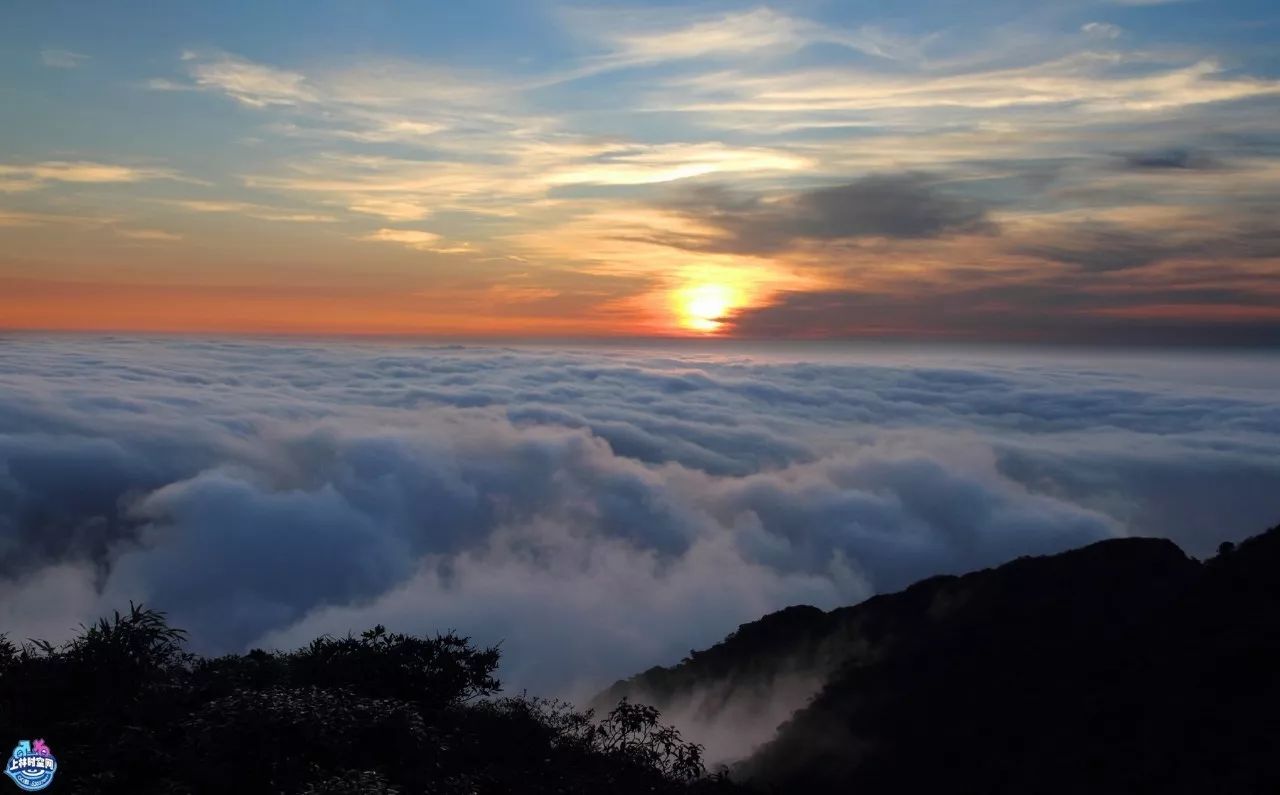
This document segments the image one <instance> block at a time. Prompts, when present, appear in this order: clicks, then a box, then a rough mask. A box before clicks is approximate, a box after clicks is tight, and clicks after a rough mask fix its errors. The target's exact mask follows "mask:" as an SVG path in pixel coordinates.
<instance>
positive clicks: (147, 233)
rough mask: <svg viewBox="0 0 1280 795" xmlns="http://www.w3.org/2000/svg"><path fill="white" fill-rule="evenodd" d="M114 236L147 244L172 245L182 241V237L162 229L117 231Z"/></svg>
mask: <svg viewBox="0 0 1280 795" xmlns="http://www.w3.org/2000/svg"><path fill="white" fill-rule="evenodd" d="M116 234H117V235H119V236H120V237H123V238H127V239H129V240H139V241H143V242H149V243H174V242H177V241H179V240H181V239H182V235H179V234H177V233H176V232H166V231H165V230H163V229H117V230H116Z"/></svg>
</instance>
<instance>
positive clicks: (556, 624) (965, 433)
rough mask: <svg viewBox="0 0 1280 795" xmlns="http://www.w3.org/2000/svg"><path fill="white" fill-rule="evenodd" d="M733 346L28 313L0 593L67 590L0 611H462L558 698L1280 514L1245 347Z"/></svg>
mask: <svg viewBox="0 0 1280 795" xmlns="http://www.w3.org/2000/svg"><path fill="white" fill-rule="evenodd" d="M400 231H404V230H400ZM710 350H711V352H709V353H708V352H705V351H703V350H701V349H696V348H693V349H687V350H681V349H673V350H660V349H654V350H648V351H645V350H631V351H627V352H624V351H622V350H620V349H612V348H602V349H596V350H583V351H579V352H563V351H553V350H550V349H538V348H518V349H472V348H457V347H432V346H424V345H422V344H419V343H414V344H409V345H396V344H388V345H357V344H350V343H334V342H324V343H308V342H299V341H290V342H287V343H284V342H282V343H254V342H244V341H232V340H222V341H218V340H181V339H171V340H154V339H153V340H135V339H112V340H89V339H83V338H63V339H41V338H23V337H19V338H14V339H12V340H9V341H8V342H7V344H6V345H5V346H3V347H0V387H2V388H0V426H2V427H4V428H5V429H6V431H5V433H3V434H0V552H11V551H12V550H16V549H22V550H24V554H23V555H21V556H16V555H13V554H3V555H0V604H4V605H10V604H12V605H29V604H33V603H36V600H38V599H43V598H46V597H47V596H48V594H50V593H53V592H57V593H61V594H63V595H64V596H65V599H63V600H61V601H60V602H59V603H58V605H57V608H56V609H54V610H51V611H50V612H48V613H47V614H43V613H42V614H41V617H42V618H44V619H47V620H41V621H38V620H36V619H34V618H32V617H31V615H30V614H27V615H25V617H21V621H19V622H17V623H16V624H15V623H14V622H15V621H16V620H17V619H15V617H14V614H13V613H12V611H9V612H6V611H2V610H0V619H4V620H7V621H9V622H10V623H9V624H8V625H5V626H0V630H4V629H10V628H15V627H20V628H21V629H22V631H23V632H24V633H27V634H31V635H40V634H46V633H64V632H66V631H67V630H68V628H69V627H72V626H74V625H75V622H76V621H79V620H88V619H92V618H93V617H94V616H95V615H97V614H99V613H100V612H101V611H103V610H106V609H109V608H112V607H118V606H119V605H121V604H124V603H125V602H126V601H127V600H128V599H131V598H132V599H135V600H142V601H145V602H147V603H148V604H153V605H154V606H156V607H158V608H160V609H164V610H168V611H169V612H170V614H171V616H172V617H173V620H174V622H175V623H176V624H177V625H179V626H183V627H185V628H187V629H188V630H190V631H191V632H192V640H193V643H194V644H195V646H196V647H197V648H198V649H201V650H203V651H221V650H232V649H243V648H245V647H247V646H249V645H253V644H263V643H266V644H275V643H279V644H293V643H298V642H301V641H303V640H306V639H309V638H310V637H311V636H312V635H314V634H315V633H317V632H322V631H332V632H338V633H344V632H346V631H347V630H348V629H354V630H359V629H361V628H362V627H364V626H365V625H368V624H372V623H374V622H378V621H381V622H383V623H389V624H390V625H391V626H392V627H393V628H394V629H398V630H406V631H415V632H431V631H433V630H435V629H444V628H449V627H453V628H456V629H459V630H461V631H463V632H465V633H467V634H470V635H472V636H473V637H476V638H477V640H479V641H480V642H484V643H491V642H497V641H499V640H503V639H505V641H506V642H505V643H504V651H505V658H504V660H505V663H504V664H505V665H506V666H507V668H506V669H504V672H503V675H504V677H505V679H506V680H507V681H508V682H509V683H510V684H511V685H513V686H515V687H520V686H525V685H528V686H532V687H535V688H537V689H538V690H539V691H540V692H547V693H550V692H562V693H563V692H566V691H567V690H568V689H571V688H572V687H573V686H574V685H575V684H579V682H578V680H579V677H583V678H584V679H585V681H582V682H581V684H583V685H584V686H590V685H599V684H602V683H605V682H607V681H609V680H610V679H612V678H614V677H617V676H620V675H624V674H628V673H633V672H635V671H637V670H640V669H643V668H644V667H646V666H648V665H650V664H657V663H670V662H671V661H673V660H675V659H678V658H679V657H680V656H681V655H682V654H683V653H684V652H685V651H686V650H687V649H689V648H691V647H700V646H704V645H706V644H708V643H710V642H713V641H715V640H718V639H719V638H721V637H723V635H724V634H725V632H726V631H728V630H730V629H732V628H733V627H734V626H736V625H737V624H738V623H740V622H742V621H747V620H751V619H754V618H756V617H758V616H759V615H760V614H762V613H764V612H767V611H770V610H773V609H777V608H780V607H782V606H785V605H787V604H791V603H796V602H808V603H816V604H819V605H821V606H824V607H830V606H834V605H837V604H842V603H849V602H852V601H856V600H858V599H860V598H862V597H864V596H866V595H867V594H869V593H871V592H875V591H883V590H886V589H896V588H899V587H902V586H904V585H906V584H908V583H910V582H912V581H914V580H915V579H918V578H920V577H923V576H927V575H930V574H934V573H938V572H942V571H960V570H966V569H970V568H974V567H980V566H985V565H991V564H994V563H998V562H1001V561H1003V560H1006V559H1008V558H1011V557H1014V556H1016V555H1019V554H1029V553H1042V552H1050V551H1054V550H1059V549H1063V548H1065V547H1069V546H1074V545H1078V544H1081V543H1084V542H1087V541H1090V540H1093V539H1096V538H1103V537H1108V536H1111V535H1115V534H1124V533H1135V534H1152V535H1166V536H1171V537H1173V538H1174V539H1175V540H1177V541H1179V542H1180V543H1182V544H1184V545H1187V546H1188V547H1189V548H1190V549H1191V551H1192V552H1195V553H1199V554H1203V553H1205V552H1207V551H1210V550H1212V549H1213V547H1214V546H1216V544H1217V543H1218V542H1219V541H1222V540H1226V539H1238V538H1240V537H1241V536H1243V535H1247V534H1250V533H1253V532H1256V531H1258V530H1260V529H1262V528H1263V527H1265V526H1267V525H1269V524H1271V523H1273V522H1274V516H1275V513H1276V512H1277V511H1278V510H1280V503H1278V502H1277V499H1278V498H1277V495H1276V493H1275V490H1274V483H1275V481H1276V478H1277V477H1278V476H1280V468H1278V467H1280V465H1278V464H1277V461H1280V415H1278V414H1277V412H1276V408H1275V406H1274V401H1273V399H1272V397H1271V396H1272V395H1273V394H1274V391H1275V389H1276V388H1280V383H1277V379H1276V376H1275V374H1274V368H1272V369H1271V370H1269V371H1268V370H1267V369H1266V368H1260V367H1258V365H1257V363H1256V362H1252V361H1249V360H1247V359H1240V360H1231V361H1225V360H1222V359H1221V358H1219V359H1215V360H1213V361H1209V360H1207V359H1205V360H1197V359H1194V358H1188V357H1185V356H1183V357H1170V358H1161V357H1155V358H1153V359H1149V360H1148V359H1141V358H1133V357H1130V358H1123V357H1117V358H1113V357H1110V356H1107V355H1103V354H1095V355H1091V356H1088V357H1078V358H1073V357H1072V355H1071V354H1069V353H1063V354H1045V353H1040V354H1037V355H1036V356H1034V357H1033V356H1024V355H1018V354H1013V353H1004V354H998V353H990V352H981V353H980V352H972V351H970V352H966V351H963V350H961V349H955V350H951V351H944V352H942V353H939V354H936V355H929V354H925V353H921V352H919V351H904V350H901V349H898V350H886V351H879V352H877V351H876V350H871V349H867V350H862V349H859V350H853V351H849V352H845V353H840V352H835V351H832V350H818V349H813V350H808V351H806V350H805V349H797V350H796V351H793V352H792V353H789V354H788V353H786V352H784V351H778V350H774V351H772V352H766V353H764V354H757V353H753V352H752V350H751V349H750V348H738V349H724V348H716V349H710ZM1207 372H1212V373H1213V378H1212V379H1210V378H1207V377H1206V376H1205V374H1206V373H1207ZM1204 384H1213V385H1212V386H1205V385H1204ZM33 551H38V553H39V554H38V555H36V554H32V553H33ZM300 555H302V556H304V557H305V561H306V565H298V562H299V560H300V558H299V556H300ZM33 560H34V561H37V563H36V564H35V565H29V564H30V562H31V561H33Z"/></svg>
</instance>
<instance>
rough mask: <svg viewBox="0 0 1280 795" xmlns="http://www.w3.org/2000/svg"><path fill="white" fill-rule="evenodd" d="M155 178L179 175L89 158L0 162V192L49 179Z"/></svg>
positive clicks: (88, 181)
mask: <svg viewBox="0 0 1280 795" xmlns="http://www.w3.org/2000/svg"><path fill="white" fill-rule="evenodd" d="M155 179H180V177H179V176H178V175H177V174H176V173H175V172H173V171H170V170H168V169H160V168H138V167H134V166H123V165H117V164H111V163H94V162H91V161H86V160H80V161H63V160H46V161H43V162H39V163H30V164H12V163H8V164H6V163H0V192H2V191H25V190H33V189H35V188H40V187H43V186H44V185H46V184H47V183H49V182H70V183H81V184H93V183H111V182H142V181H144V180H155Z"/></svg>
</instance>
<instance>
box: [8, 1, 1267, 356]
mask: <svg viewBox="0 0 1280 795" xmlns="http://www.w3.org/2000/svg"><path fill="white" fill-rule="evenodd" d="M1278 44H1280V10H1278V9H1277V8H1276V6H1275V4H1274V3H1273V2H1268V1H1264V0H1224V1H1223V2H1207V0H1186V1H1185V2H1161V1H1160V0H1105V1H1104V0H1097V1H1096V2H1093V1H1091V2H1083V1H1068V0H1060V1H1054V2H1039V3H1027V2H1012V1H1011V0H977V1H976V2H973V3H965V4H958V3H951V2H945V3H944V2H936V1H932V0H906V1H905V2H901V3H894V4H890V5H886V4H883V3H870V2H834V1H832V2H827V1H824V0H796V1H795V2H788V3H775V4H762V5H752V4H746V3H714V2H709V3H687V2H680V3H666V2H651V3H643V2H626V3H613V2H597V3H581V4H572V3H559V2H542V1H541V0H503V1H498V0H470V1H469V2H465V3H426V2H423V3H405V2H384V1H380V0H368V1H367V2H349V1H347V0H342V1H338V0H333V1H329V2H325V1H323V0H318V1H316V2H272V3H261V2H256V1H254V0H227V1H226V2H219V3H207V2H204V3H195V2H167V3H162V4H156V3H150V2H145V3H144V2H116V3H110V4H105V3H94V4H87V3H79V2H61V1H59V0H48V1H47V2H38V3H37V2H10V3H6V4H4V6H3V8H2V9H0V140H3V146H2V147H0V328H10V329H15V328H30V329H34V328H38V329H64V330H71V329H79V330H85V329H97V330H104V329H119V330H138V331H183V332H209V331H215V332H286V333H324V334H345V333H357V334H430V335H459V336H485V335H497V336H503V337H513V336H514V337H523V336H527V337H565V336H586V337H592V336H623V337H632V336H670V335H674V336H690V337H744V338H764V339H797V338H799V339H817V338H845V337H854V338H868V337H874V338H886V337H887V338H901V339H912V340H915V339H947V340H1001V341H1017V342H1036V341H1052V342H1064V341H1065V342H1081V343H1106V344H1129V343H1136V344H1147V343H1153V344H1186V343H1192V344H1208V345H1219V344H1244V345H1275V344H1277V343H1278V342H1280V278H1277V277H1278V276H1280V222H1277V220H1276V218H1277V215H1278V212H1277V211H1278V210H1280V127H1278V126H1277V122H1276V119H1277V118H1278V117H1280V46H1277V45H1278Z"/></svg>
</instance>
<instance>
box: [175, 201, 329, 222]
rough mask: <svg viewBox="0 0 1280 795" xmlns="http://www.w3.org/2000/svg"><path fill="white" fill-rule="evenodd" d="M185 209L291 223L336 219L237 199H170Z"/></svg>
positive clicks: (325, 215)
mask: <svg viewBox="0 0 1280 795" xmlns="http://www.w3.org/2000/svg"><path fill="white" fill-rule="evenodd" d="M167 203H168V204H172V205H176V206H178V207H181V208H183V209H185V210H191V211H192V212H197V213H234V214H236V215H243V216H246V217H249V218H258V219H261V220H263V221H289V222H293V223H331V222H333V221H337V220H338V219H337V218H335V217H333V216H332V215H327V214H323V213H310V212H295V211H293V210H285V209H280V208H277V207H269V206H265V205H261V204H253V203H250V202H238V201H208V200H200V199H183V200H178V201H170V202H167Z"/></svg>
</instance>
